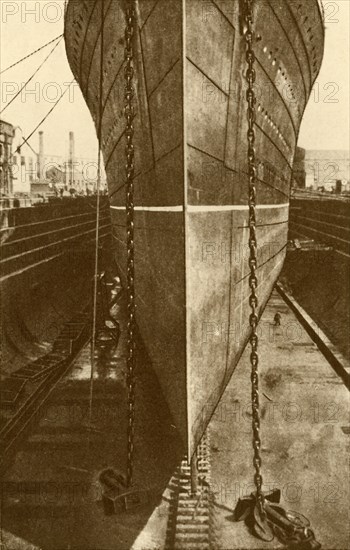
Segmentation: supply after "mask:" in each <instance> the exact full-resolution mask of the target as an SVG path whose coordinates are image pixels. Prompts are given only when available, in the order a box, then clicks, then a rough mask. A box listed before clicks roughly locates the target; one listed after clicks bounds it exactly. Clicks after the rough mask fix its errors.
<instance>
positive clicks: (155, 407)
mask: <svg viewBox="0 0 350 550" xmlns="http://www.w3.org/2000/svg"><path fill="white" fill-rule="evenodd" d="M277 310H278V311H279V312H280V313H281V326H280V327H274V326H273V319H274V315H275V313H276V311H277ZM260 327H261V328H260V330H261V338H260V357H261V362H260V365H261V367H260V370H261V384H260V386H261V394H260V395H261V416H262V441H263V442H262V460H263V477H264V482H265V488H266V489H272V488H274V487H279V488H280V489H281V492H282V505H283V506H284V507H285V508H287V509H292V510H296V511H299V512H301V513H303V514H305V515H306V516H307V517H308V518H309V519H310V521H311V525H312V527H313V529H314V531H315V533H316V535H317V538H318V540H319V541H320V542H321V543H322V546H323V548H324V549H325V550H331V549H332V550H345V549H347V548H349V547H350V545H349V511H348V508H349V494H348V492H349V462H348V451H349V435H350V430H349V425H350V423H349V394H348V391H347V389H346V388H345V386H344V385H343V383H342V381H341V380H340V378H339V377H338V376H337V375H336V374H335V373H334V371H333V370H332V368H331V366H330V365H329V364H328V363H327V361H326V360H325V359H324V357H323V356H322V355H321V353H320V352H319V351H318V349H317V347H316V345H315V344H314V343H313V342H312V341H311V339H310V337H309V336H308V335H307V333H306V332H305V330H304V329H303V328H302V327H301V326H300V324H299V323H298V321H297V320H296V318H295V316H294V314H293V313H292V311H291V310H290V309H289V308H288V307H287V306H286V305H285V303H284V302H283V300H282V298H281V297H280V296H279V295H278V294H277V293H276V292H274V293H273V294H272V296H271V298H270V301H269V303H268V305H267V307H266V309H265V312H264V315H263V317H262V319H261V323H260ZM95 367H96V368H95V380H94V386H93V402H92V403H93V406H92V416H91V422H90V420H89V396H90V361H89V348H88V347H86V348H85V349H84V350H83V352H82V353H81V355H80V356H79V358H78V359H77V360H76V362H75V364H74V366H73V368H72V371H71V374H70V375H69V376H68V377H67V378H66V379H64V380H63V381H62V382H61V383H60V384H59V385H58V387H57V388H56V390H55V391H54V392H53V394H52V396H51V398H50V401H49V403H48V404H47V405H46V406H45V407H44V410H43V411H42V413H41V417H40V418H39V420H38V422H36V423H35V424H33V426H32V428H31V431H30V432H29V433H28V434H27V436H26V438H25V439H24V440H23V441H22V443H21V444H20V446H19V447H18V448H17V450H16V453H15V454H14V456H13V459H12V461H11V464H10V466H9V468H8V470H7V472H6V474H5V476H4V479H3V482H2V500H1V504H2V506H1V525H2V542H3V544H4V548H7V549H8V550H30V549H32V550H34V549H35V548H42V549H43V550H46V549H47V550H127V549H129V548H133V549H134V550H141V549H143V550H151V549H152V550H155V549H162V548H164V544H165V537H166V527H167V507H168V502H167V500H168V496H169V495H168V493H167V489H166V487H167V484H168V482H169V479H170V478H171V475H172V473H173V472H174V470H175V468H176V466H177V464H178V463H179V461H180V460H181V456H182V449H181V443H180V441H179V438H178V436H177V432H176V428H175V426H174V425H173V424H172V420H171V418H170V415H169V413H168V411H167V408H166V406H165V403H164V402H163V400H162V398H161V394H160V392H159V388H158V385H157V382H156V380H155V378H154V376H153V374H152V371H151V370H150V368H149V365H144V364H143V365H142V369H140V368H139V369H138V377H137V387H138V401H137V403H138V404H137V413H136V414H137V424H136V442H135V449H136V451H135V482H136V484H137V486H138V487H139V488H141V489H142V491H143V492H144V494H146V495H147V498H146V499H145V502H144V504H143V506H142V508H139V509H135V510H132V511H130V512H128V513H123V514H120V515H118V516H116V515H112V516H106V515H105V514H104V510H103V506H102V503H101V491H100V488H99V484H98V481H97V480H98V474H99V472H100V471H101V470H102V469H104V468H106V467H114V468H115V469H119V470H122V469H123V465H124V464H125V430H126V423H125V408H126V401H125V341H124V339H122V341H121V342H120V345H119V348H118V353H117V355H115V354H114V353H113V352H112V351H111V350H109V349H108V346H105V347H102V348H101V349H99V350H98V352H97V355H96V365H95ZM210 439H211V462H212V490H213V491H214V493H215V498H216V504H215V510H216V522H215V523H216V533H217V542H218V548H221V549H225V550H234V549H241V550H242V549H247V550H248V549H254V548H256V549H257V548H280V547H281V545H280V544H279V543H272V544H271V543H262V542H260V541H259V540H257V539H255V538H254V537H252V536H251V535H250V534H249V533H248V531H247V528H246V526H245V525H244V524H242V523H239V524H238V523H234V522H233V521H232V511H233V509H234V507H235V505H236V502H237V498H238V497H239V496H243V495H244V494H246V493H249V492H250V491H251V490H252V489H253V487H252V476H253V468H252V444H251V413H250V367H249V349H248V348H247V349H246V351H245V352H244V354H243V356H242V358H241V360H240V362H239V364H238V366H237V369H236V371H235V373H234V376H233V377H232V379H231V381H230V383H229V385H228V386H227V388H226V391H225V394H224V396H223V398H222V401H221V403H220V405H219V407H218V408H217V411H216V413H215V415H214V417H213V419H212V421H211V425H210Z"/></svg>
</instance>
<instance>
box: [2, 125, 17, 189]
mask: <svg viewBox="0 0 350 550" xmlns="http://www.w3.org/2000/svg"><path fill="white" fill-rule="evenodd" d="M13 137H14V127H13V126H12V124H10V123H9V122H5V121H4V120H0V193H1V196H9V195H12V193H13V181H12V171H11V155H12V142H13Z"/></svg>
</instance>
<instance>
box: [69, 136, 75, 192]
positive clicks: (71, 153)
mask: <svg viewBox="0 0 350 550" xmlns="http://www.w3.org/2000/svg"><path fill="white" fill-rule="evenodd" d="M74 155H75V152H74V132H69V183H70V185H73V181H74Z"/></svg>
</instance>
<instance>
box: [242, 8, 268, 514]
mask: <svg viewBox="0 0 350 550" xmlns="http://www.w3.org/2000/svg"><path fill="white" fill-rule="evenodd" d="M244 8H245V10H244V13H245V15H244V22H245V41H246V61H247V66H248V67H247V71H246V80H247V84H248V88H247V93H246V99H247V105H248V106H247V117H248V131H247V138H248V177H249V199H248V201H249V250H250V253H249V268H250V275H249V287H250V295H249V305H250V308H251V314H250V317H249V324H250V327H251V334H250V346H251V353H250V363H251V382H252V413H253V417H252V427H253V449H254V458H253V464H254V469H255V474H254V482H255V486H256V499H257V504H258V506H259V509H260V513H261V515H262V517H265V510H264V495H263V492H262V482H263V480H262V475H261V473H260V469H261V456H260V449H261V439H260V414H259V374H258V364H259V357H258V352H257V350H258V335H257V325H258V315H257V308H258V298H257V294H256V289H257V286H258V280H257V276H256V270H257V240H256V187H255V184H256V158H255V147H254V146H255V130H254V123H255V104H256V96H255V89H254V83H255V76H256V75H255V70H254V62H255V55H254V51H253V0H244Z"/></svg>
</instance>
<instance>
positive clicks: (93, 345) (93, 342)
mask: <svg viewBox="0 0 350 550" xmlns="http://www.w3.org/2000/svg"><path fill="white" fill-rule="evenodd" d="M101 1H102V25H101V48H100V50H101V56H100V98H99V125H98V160H97V185H96V191H97V202H96V228H95V236H96V237H95V269H94V291H93V313H92V338H91V358H90V362H91V371H90V400H89V426H91V422H92V398H93V385H94V371H95V350H96V324H97V322H96V321H97V278H98V241H99V237H100V186H101V142H102V112H103V101H102V93H103V65H104V52H103V48H104V25H103V17H104V0H101ZM89 433H90V432H89ZM89 440H90V439H89Z"/></svg>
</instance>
